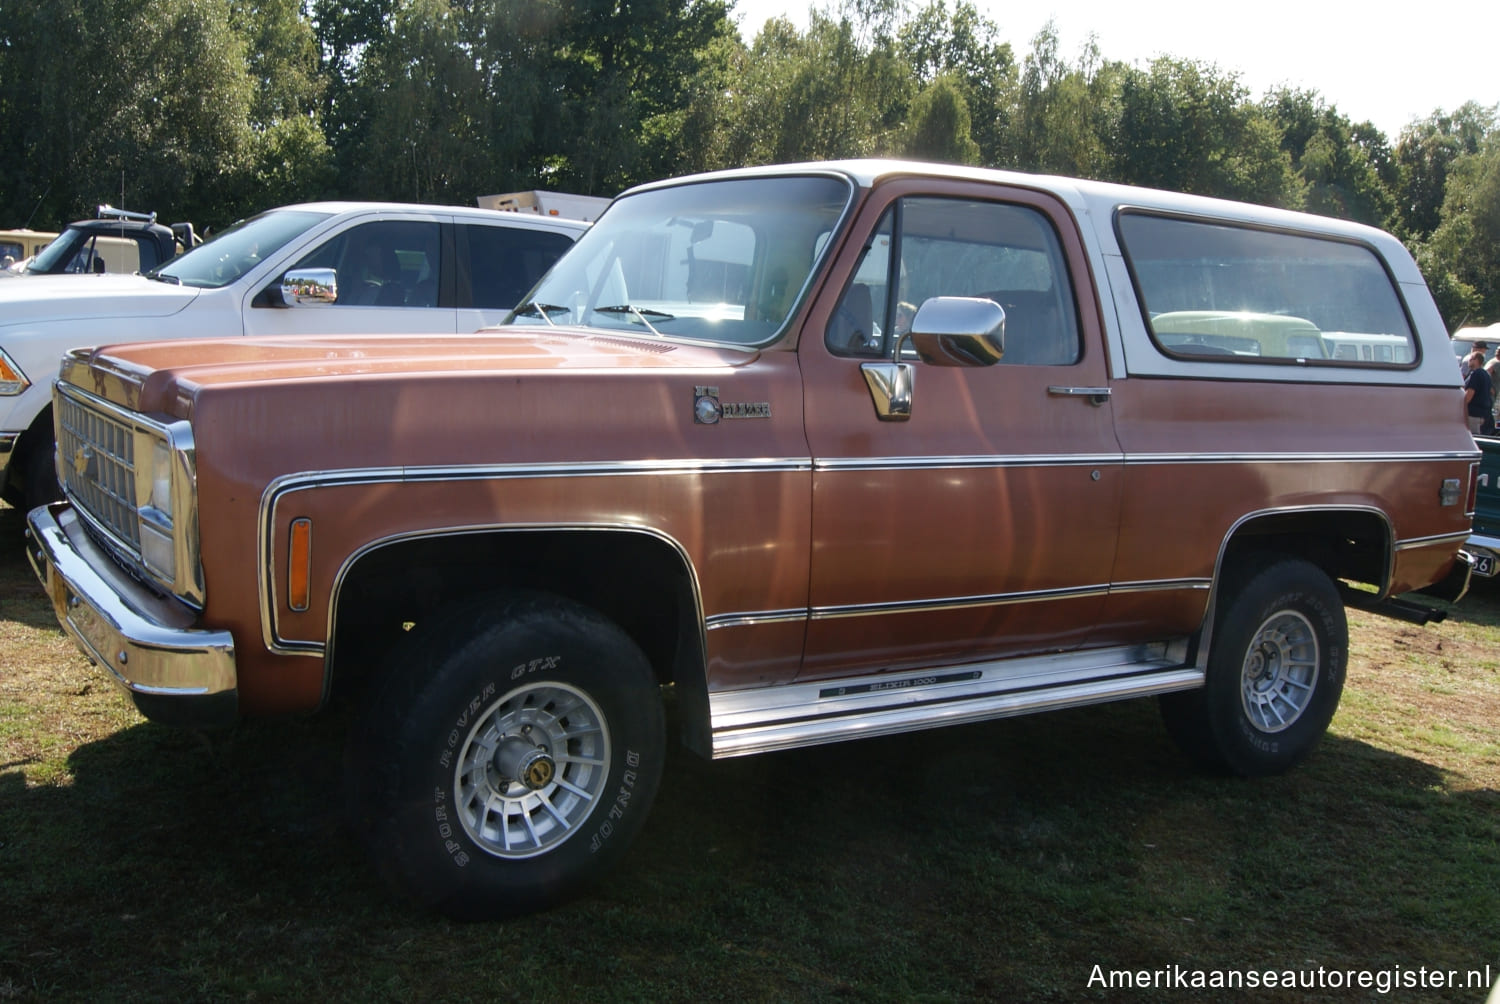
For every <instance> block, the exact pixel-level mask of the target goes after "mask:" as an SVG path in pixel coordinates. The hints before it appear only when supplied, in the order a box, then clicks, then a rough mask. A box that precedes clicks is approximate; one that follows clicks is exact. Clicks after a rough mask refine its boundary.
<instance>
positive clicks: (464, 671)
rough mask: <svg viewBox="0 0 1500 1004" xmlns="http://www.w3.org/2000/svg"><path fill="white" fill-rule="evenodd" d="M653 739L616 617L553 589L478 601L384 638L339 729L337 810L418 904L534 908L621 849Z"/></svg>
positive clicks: (480, 914) (456, 910) (582, 882)
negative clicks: (384, 654) (384, 670)
mask: <svg viewBox="0 0 1500 1004" xmlns="http://www.w3.org/2000/svg"><path fill="white" fill-rule="evenodd" d="M664 749H665V728H664V725H663V718H662V707H661V694H660V689H659V687H658V686H657V683H656V679H655V676H654V674H653V673H652V670H651V667H650V665H649V663H648V662H647V661H646V658H645V656H644V655H643V654H642V653H641V651H640V649H639V648H638V647H637V646H636V645H635V644H634V642H632V641H631V639H630V638H629V637H628V636H626V635H625V634H624V632H622V631H621V630H620V629H619V628H617V627H616V626H615V625H613V624H612V623H610V622H609V621H607V620H605V619H604V618H602V617H600V616H598V615H597V614H595V613H593V612H592V611H590V610H588V609H586V608H583V607H580V606H577V605H575V604H572V603H569V602H566V601H563V600H560V599H554V598H550V597H537V596H525V597H513V598H511V599H509V600H505V601H501V602H499V603H496V602H484V603H475V604H472V605H470V606H467V607H465V608H463V609H461V610H459V611H456V612H455V613H454V614H453V615H451V616H449V617H447V618H443V619H440V621H439V622H438V623H435V624H433V625H432V626H431V627H430V628H429V629H427V630H425V631H423V632H422V636H421V637H412V638H408V639H407V643H406V644H404V645H403V646H402V647H401V648H400V649H398V650H397V651H396V653H395V655H394V659H393V662H392V672H391V673H390V675H389V678H388V679H387V680H386V681H385V685H384V686H383V687H381V688H380V689H379V690H378V691H377V693H376V695H375V697H374V700H373V703H372V704H371V705H370V706H369V710H368V712H367V713H366V714H364V715H362V716H361V719H360V721H359V722H358V723H357V725H356V726H355V729H354V731H353V734H352V736H351V740H350V745H349V753H348V757H347V759H346V772H347V777H346V781H347V790H348V792H349V809H350V817H351V820H352V822H353V825H354V826H355V829H356V835H357V836H359V837H361V838H363V840H364V841H365V843H366V844H367V845H368V846H369V848H370V849H371V851H372V853H373V854H374V855H375V857H376V860H377V863H378V864H379V866H380V868H381V870H382V872H383V873H384V874H385V876H386V877H387V879H388V880H390V881H391V882H392V883H393V884H394V885H395V887H396V888H397V890H398V891H400V892H402V893H404V894H405V895H407V896H409V897H410V898H412V899H414V900H416V901H418V902H419V903H421V904H423V905H425V906H427V907H430V908H432V909H434V910H437V911H438V912H441V913H444V914H447V915H448V916H451V917H454V918H458V919H463V920H484V919H493V918H498V917H505V916H510V915H514V914H519V913H527V912H530V911H534V910H541V909H546V908H548V907H551V906H554V905H556V904H557V903H560V902H562V901H564V900H566V899H568V898H569V897H571V896H573V895H575V894H576V893H578V892H579V891H581V890H582V889H584V888H586V887H587V886H588V885H590V884H592V883H593V882H595V881H597V880H598V879H599V878H600V877H601V876H602V875H603V874H604V873H605V872H607V871H608V870H609V868H610V867H611V866H612V865H613V864H614V863H615V862H616V860H617V859H618V858H619V857H620V856H621V855H622V854H623V853H624V851H625V849H626V847H627V846H628V845H629V843H630V840H631V838H632V837H633V836H634V835H635V833H636V832H637V831H638V830H639V829H640V827H641V825H642V824H643V823H644V821H645V818H646V814H647V812H648V810H649V808H650V805H651V801H652V799H653V798H654V797H655V794H656V788H657V785H658V782H659V781H660V778H661V769H662V761H663V756H664Z"/></svg>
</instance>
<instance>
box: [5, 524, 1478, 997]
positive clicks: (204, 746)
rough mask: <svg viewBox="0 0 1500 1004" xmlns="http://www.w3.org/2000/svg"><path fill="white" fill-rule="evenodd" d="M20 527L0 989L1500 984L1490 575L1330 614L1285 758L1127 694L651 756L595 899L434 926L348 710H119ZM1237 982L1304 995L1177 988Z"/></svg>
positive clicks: (1002, 990)
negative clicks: (263, 716) (1214, 767)
mask: <svg viewBox="0 0 1500 1004" xmlns="http://www.w3.org/2000/svg"><path fill="white" fill-rule="evenodd" d="M20 533H21V519H20V514H19V513H17V512H16V511H14V510H11V509H7V508H3V507H0V542H3V543H0V1001H7V1000H38V1001H40V1000H46V1001H59V1000H79V1001H82V1000H88V1001H95V1000H118V1001H127V1000H152V1001H155V1000H253V1001H262V1000H287V1001H292V1000H297V1001H300V1000H310V999H327V1000H370V1001H380V1000H434V1001H458V1000H479V999H484V1000H507V1001H508V1000H517V1001H532V1000H534V1001H572V1000H580V1001H613V1000H627V1001H634V1000H638V1001H660V1000H680V1001H698V1000H729V1001H782V1000H793V1001H795V1000H812V999H839V1000H890V1001H898V1000H899V1001H907V1000H926V1001H948V1000H1023V1001H1024V1000H1037V1001H1080V1000H1084V1001H1088V1000H1121V1001H1153V1000H1222V999H1235V1000H1265V1001H1303V1000H1308V1001H1312V1000H1316V1001H1326V1000H1348V1001H1366V1000H1400V1001H1409V1000H1423V1001H1427V1000H1430V1001H1482V1000H1483V999H1484V997H1485V994H1486V992H1487V990H1486V989H1484V988H1480V987H1478V986H1475V987H1472V988H1471V987H1466V986H1463V985H1460V986H1459V987H1448V986H1444V987H1435V986H1433V985H1432V982H1433V977H1432V972H1433V971H1434V970H1436V971H1442V972H1444V973H1445V977H1444V979H1445V980H1446V971H1448V970H1455V971H1459V979H1460V981H1465V980H1466V979H1467V973H1468V971H1469V970H1479V971H1481V973H1483V971H1484V970H1485V967H1486V966H1488V967H1489V974H1490V976H1489V979H1490V980H1491V981H1493V980H1494V979H1497V978H1500V894H1497V893H1500V721H1497V708H1500V589H1495V588H1485V587H1484V586H1483V585H1481V586H1480V587H1478V588H1476V590H1475V591H1474V593H1473V594H1471V596H1470V597H1468V598H1466V599H1465V600H1464V601H1463V602H1462V603H1461V604H1459V605H1458V606H1457V607H1456V608H1454V609H1453V611H1452V612H1451V614H1450V616H1449V619H1448V621H1447V622H1445V623H1443V624H1439V625H1436V626H1429V627H1425V628H1417V627H1412V626H1408V625H1404V624H1399V623H1396V622H1393V621H1387V620H1383V619H1380V618H1375V617H1370V616H1366V615H1362V614H1358V613H1351V615H1350V636H1351V642H1352V646H1351V648H1352V657H1351V664H1350V672H1349V684H1348V687H1347V689H1346V691H1345V697H1344V702H1343V705H1342V707H1341V709H1340V711H1339V714H1338V716H1337V718H1335V720H1334V723H1333V728H1332V731H1331V733H1330V735H1329V736H1328V738H1327V739H1325V741H1324V742H1323V744H1322V746H1321V747H1320V748H1319V750H1318V752H1317V753H1316V754H1315V755H1314V757H1313V758H1312V759H1311V760H1310V761H1309V762H1308V763H1307V764H1305V765H1304V766H1302V767H1301V768H1299V769H1297V770H1295V771H1293V772H1292V773H1290V774H1288V775H1286V776H1284V777H1280V778H1273V779H1268V780H1258V781H1245V780H1237V779H1226V778H1218V777H1209V776H1205V775H1202V774H1200V773H1198V772H1197V771H1195V770H1194V769H1193V767H1192V766H1191V765H1190V764H1188V763H1187V762H1186V761H1185V760H1184V759H1183V758H1182V757H1181V756H1179V754H1178V753H1177V752H1176V750H1175V749H1174V748H1173V747H1172V746H1171V744H1170V743H1169V741H1168V739H1167V737H1166V734H1165V731H1164V729H1163V728H1162V727H1161V724H1160V721H1159V718H1158V715H1157V711H1156V707H1155V704H1154V703H1153V702H1150V701H1136V702H1128V703H1122V704H1116V705H1109V706H1104V707H1096V708H1088V709H1083V710H1078V711H1069V712H1061V713H1055V714H1051V715H1042V716H1035V717H1029V718H1018V719H1010V720H1005V721H999V722H994V723H990V724H985V725H978V726H968V727H964V728H958V729H949V730H945V731H937V732H927V733H918V734H914V735H908V736H901V737H894V738H888V739H877V740H867V741H864V742H859V743H850V744H844V745H840V746H826V747H820V748H816V749H809V750H800V751H793V752H787V753H779V754H772V755H767V756H762V757H755V758H749V759H743V760H731V761H722V762H718V763H708V762H704V761H701V760H698V759H696V758H694V757H692V756H691V755H689V754H687V753H684V752H680V751H679V752H677V753H675V754H674V755H673V756H672V758H671V759H670V760H669V762H668V766H667V770H666V776H665V778H664V780H663V784H662V793H661V795H660V797H659V798H658V800H657V804H656V807H655V809H654V810H653V812H652V815H651V818H650V820H649V821H648V823H647V825H646V829H645V832H644V833H643V834H642V837H641V839H639V840H638V842H637V843H636V845H635V847H634V849H633V850H632V852H631V853H630V854H629V855H628V856H627V859H626V861H625V865H624V867H623V868H622V869H620V870H619V871H618V872H616V873H615V874H614V876H613V877H612V878H611V879H609V880H608V881H606V882H605V883H604V885H603V886H601V887H600V888H598V889H597V890H596V891H595V892H593V893H592V894H591V895H589V896H587V897H586V898H584V899H582V900H580V901H578V902H576V903H573V904H572V905H569V906H566V907H564V908H561V909H558V910H556V911H553V912H551V913H548V914H544V915H541V916H535V917H530V918H525V919H521V920H516V921H511V922H508V923H504V924H492V925H461V924H454V923H450V922H448V921H445V920H441V919H435V918H433V917H430V916H426V915H423V914H420V913H416V912H413V911H412V910H410V909H409V908H407V907H406V906H404V905H403V904H401V903H399V902H395V901H393V900H391V899H390V898H389V897H388V895H387V894H386V892H385V891H384V890H383V888H382V887H381V886H380V884H379V883H378V882H377V881H376V880H375V878H374V876H373V875H372V874H371V872H370V871H369V870H368V869H367V868H366V866H365V864H364V862H363V860H362V859H361V858H360V857H359V855H358V853H357V852H356V850H355V846H354V841H353V840H352V838H351V837H350V836H349V835H348V834H347V833H346V832H345V831H344V830H343V828H342V826H341V823H340V817H339V814H338V811H337V808H338V804H339V798H338V789H337V778H338V767H337V765H338V761H339V757H340V750H341V732H342V724H343V723H341V722H340V721H339V720H337V719H336V718H327V719H317V720H306V721H304V720H297V721H283V722H270V723H259V724H252V725H246V726H242V727H240V728H238V729H236V730H234V731H232V732H228V733H224V734H217V735H212V736H208V737H203V736H199V735H196V734H193V733H185V732H178V731H171V730H168V729H165V728H162V727H159V726H156V725H152V724H148V723H146V722H144V721H143V720H142V719H141V718H140V717H139V716H137V715H136V714H135V713H134V711H133V710H131V708H130V706H129V705H128V703H127V702H126V700H125V699H124V698H123V696H122V695H121V694H120V693H119V692H118V691H116V690H115V688H114V687H113V686H112V685H111V684H110V683H109V682H108V680H107V678H106V676H105V674H104V673H103V672H102V671H100V670H98V669H97V668H95V667H92V666H90V665H89V664H88V663H87V662H86V661H85V660H84V659H83V658H82V657H81V656H80V655H79V654H78V653H77V651H76V650H75V649H74V647H73V645H72V644H71V643H70V642H68V641H67V640H66V639H64V637H63V636H62V634H61V633H60V632H59V630H58V629H57V627H56V625H55V623H54V621H53V617H52V614H51V612H50V610H49V609H48V608H47V605H46V603H45V600H44V597H43V596H42V593H41V590H40V588H39V587H38V586H37V584H36V583H35V581H34V580H33V578H32V576H31V572H30V569H29V567H27V566H26V563H25V560H24V555H23V553H22V550H21V547H20V542H19V538H20ZM12 542H14V543H12ZM1096 967H1098V969H1097V970H1096ZM1173 967H1179V968H1178V970H1173ZM1320 967H1321V969H1322V974H1321V976H1320V974H1319V969H1320ZM1424 967H1425V971H1424ZM1121 970H1147V971H1150V972H1152V973H1156V974H1160V975H1157V976H1156V977H1155V980H1156V983H1157V985H1156V986H1154V987H1148V988H1146V989H1123V988H1121V987H1120V986H1119V985H1118V982H1117V984H1116V985H1115V986H1114V987H1113V988H1111V987H1110V986H1108V985H1105V977H1106V976H1107V974H1109V973H1110V972H1111V971H1121ZM1245 971H1253V972H1254V973H1258V974H1259V973H1264V972H1266V971H1273V972H1275V973H1277V974H1278V979H1280V978H1281V976H1280V975H1279V974H1282V973H1285V972H1287V971H1293V972H1294V973H1296V974H1299V975H1300V978H1301V979H1303V980H1312V981H1318V980H1321V982H1322V986H1321V987H1316V986H1315V987H1314V988H1312V989H1306V988H1283V987H1276V988H1274V989H1267V988H1266V987H1264V986H1261V987H1259V988H1257V989H1253V990H1246V991H1243V992H1235V993H1226V992H1220V991H1214V990H1192V989H1183V988H1181V987H1177V986H1173V985H1172V981H1173V980H1176V979H1187V980H1191V979H1192V974H1193V973H1194V972H1201V973H1202V974H1203V978H1205V979H1213V978H1215V976H1214V974H1215V973H1219V974H1221V975H1220V976H1219V977H1218V978H1224V979H1228V978H1232V975H1231V974H1233V973H1236V972H1238V973H1243V972H1245ZM1351 971H1354V976H1353V978H1354V979H1358V978H1359V977H1358V971H1365V972H1368V973H1370V977H1369V978H1370V979H1371V980H1372V985H1371V986H1370V987H1367V988H1363V989H1361V988H1359V987H1358V986H1357V985H1356V986H1355V987H1354V988H1349V987H1347V986H1342V985H1335V984H1343V983H1344V982H1345V981H1347V980H1348V979H1349V978H1350V976H1349V974H1350V973H1351ZM1183 974H1186V975H1183ZM1241 978H1243V977H1241ZM1256 979H1257V980H1258V981H1261V982H1264V978H1263V977H1259V976H1258V977H1256ZM1382 980H1383V981H1386V982H1387V984H1389V982H1390V981H1393V980H1394V981H1395V983H1396V986H1397V987H1398V989H1396V990H1393V991H1392V992H1391V993H1389V994H1382V993H1381V992H1380V986H1381V983H1380V981H1382ZM1403 980H1417V981H1425V982H1426V983H1427V986H1426V987H1425V988H1424V987H1422V986H1417V987H1403V986H1402V981H1403Z"/></svg>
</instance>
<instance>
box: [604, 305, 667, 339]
mask: <svg viewBox="0 0 1500 1004" xmlns="http://www.w3.org/2000/svg"><path fill="white" fill-rule="evenodd" d="M594 312H595V313H598V314H634V315H635V316H636V318H637V319H638V320H639V321H640V322H641V323H642V324H644V325H645V326H646V327H648V328H650V329H651V333H652V334H653V335H656V336H657V337H661V332H660V331H657V330H656V325H654V324H652V323H651V322H650V321H649V320H648V319H647V317H646V315H647V314H650V315H651V316H652V317H654V318H656V319H657V320H658V321H670V320H673V319H675V317H676V316H677V315H675V314H668V313H667V312H665V311H662V310H652V309H651V308H650V307H637V306H635V305H634V304H631V303H621V304H617V305H616V306H613V307H595V308H594Z"/></svg>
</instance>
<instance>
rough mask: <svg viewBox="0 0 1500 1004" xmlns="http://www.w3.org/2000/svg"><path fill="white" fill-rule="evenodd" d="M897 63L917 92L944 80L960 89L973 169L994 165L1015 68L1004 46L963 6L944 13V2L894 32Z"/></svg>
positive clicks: (937, 0) (1006, 126)
mask: <svg viewBox="0 0 1500 1004" xmlns="http://www.w3.org/2000/svg"><path fill="white" fill-rule="evenodd" d="M897 37H898V40H899V47H900V54H901V58H902V59H903V60H904V61H905V62H906V64H907V65H908V66H910V67H911V68H912V72H913V74H914V75H915V77H916V79H917V83H918V84H919V85H921V86H923V87H925V86H927V85H929V84H931V83H932V82H933V81H935V80H936V79H937V78H938V77H940V76H947V77H948V78H949V79H950V80H951V81H952V82H953V83H954V84H955V85H957V86H958V87H959V89H960V92H961V95H962V97H963V99H964V104H965V106H966V107H967V109H968V111H969V113H970V132H971V135H972V136H973V139H974V141H975V143H976V144H977V146H978V158H979V159H978V163H983V164H999V163H1001V162H1002V161H1003V159H1004V154H1003V151H1004V149H1005V138H1006V135H1007V134H1008V132H1009V131H1010V128H1011V117H1012V111H1013V101H1014V95H1015V91H1016V88H1017V80H1018V77H1017V68H1016V61H1015V57H1014V56H1013V55H1012V53H1011V47H1010V44H1009V43H1006V42H1001V41H1000V40H999V29H998V28H997V27H996V26H995V23H994V22H993V21H990V20H989V19H988V18H985V17H982V16H981V15H980V14H979V12H978V11H977V10H976V9H975V7H974V5H973V4H972V3H969V2H968V0H959V2H958V4H957V5H956V6H955V8H954V10H953V13H952V14H951V15H950V14H949V13H948V7H947V4H946V3H945V0H933V2H932V3H929V4H928V5H927V6H926V7H923V8H922V9H921V10H920V11H918V12H917V13H916V15H915V16H913V17H912V18H911V19H910V20H908V21H907V22H906V23H905V24H903V25H902V26H901V28H900V30H899V31H898V32H897Z"/></svg>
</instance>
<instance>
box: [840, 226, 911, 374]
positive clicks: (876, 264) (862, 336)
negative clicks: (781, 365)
mask: <svg viewBox="0 0 1500 1004" xmlns="http://www.w3.org/2000/svg"><path fill="white" fill-rule="evenodd" d="M894 217H895V210H894V209H888V210H886V214H885V217H884V218H883V219H882V220H881V221H880V226H878V227H876V228H875V236H874V237H873V238H871V240H870V244H869V246H868V247H866V248H865V252H864V254H863V255H861V256H860V259H859V268H857V269H856V270H855V272H854V279H853V281H852V282H850V283H849V285H848V286H847V287H846V288H845V289H844V295H843V296H842V297H840V298H839V305H838V307H837V308H836V309H835V310H834V312H833V320H831V321H829V322H828V331H827V334H826V335H825V336H824V337H825V339H826V340H827V342H828V348H829V349H830V350H831V351H832V352H833V354H834V355H839V356H860V357H863V358H871V359H874V358H879V357H880V356H883V355H886V354H888V352H889V349H888V348H887V347H886V343H885V338H884V334H885V332H886V330H887V329H888V327H889V326H888V325H887V324H886V310H887V308H888V307H889V302H890V297H889V296H888V295H887V293H888V292H889V288H890V280H889V273H890V267H891V225H892V220H893V219H894ZM907 321H908V322H909V321H910V318H909V317H908V318H907ZM900 334H905V331H902V332H900Z"/></svg>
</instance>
